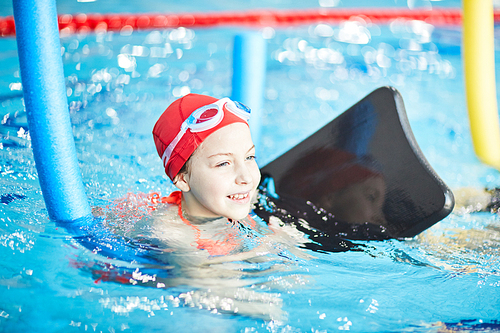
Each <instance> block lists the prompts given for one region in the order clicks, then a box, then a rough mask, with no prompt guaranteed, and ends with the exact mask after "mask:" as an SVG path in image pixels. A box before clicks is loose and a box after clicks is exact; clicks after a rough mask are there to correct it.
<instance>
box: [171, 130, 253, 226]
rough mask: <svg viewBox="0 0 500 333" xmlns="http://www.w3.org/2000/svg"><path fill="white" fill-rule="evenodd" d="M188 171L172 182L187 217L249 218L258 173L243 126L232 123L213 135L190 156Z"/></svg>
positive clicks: (251, 143) (251, 145)
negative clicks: (179, 193) (178, 192)
mask: <svg viewBox="0 0 500 333" xmlns="http://www.w3.org/2000/svg"><path fill="white" fill-rule="evenodd" d="M187 169H188V171H187V173H183V174H179V175H177V176H176V178H175V179H174V182H175V185H176V186H177V187H178V188H179V189H180V190H181V191H183V199H184V201H183V205H184V206H183V207H184V209H185V211H186V213H187V214H189V215H191V216H199V217H219V216H224V217H227V218H231V219H235V220H239V219H243V218H244V217H246V216H247V215H248V213H249V212H250V207H251V204H252V199H253V198H254V196H255V193H256V191H257V186H258V184H259V182H260V170H259V167H258V166H257V163H256V161H255V146H254V145H253V142H252V138H251V136H250V130H249V128H248V126H247V125H246V124H243V123H234V124H231V125H228V126H225V127H223V128H221V129H219V130H217V131H216V132H214V133H212V134H211V135H210V136H209V137H208V138H206V139H205V141H203V142H202V143H201V145H200V146H198V148H197V149H196V151H195V152H194V153H193V155H192V156H191V158H190V160H189V165H188V168H187Z"/></svg>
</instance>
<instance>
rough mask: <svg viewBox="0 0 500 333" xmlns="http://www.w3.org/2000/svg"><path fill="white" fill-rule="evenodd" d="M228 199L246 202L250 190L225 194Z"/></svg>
mask: <svg viewBox="0 0 500 333" xmlns="http://www.w3.org/2000/svg"><path fill="white" fill-rule="evenodd" d="M227 197H228V198H229V199H230V200H232V201H236V202H238V203H246V202H248V200H250V192H245V193H236V194H231V195H228V196H227Z"/></svg>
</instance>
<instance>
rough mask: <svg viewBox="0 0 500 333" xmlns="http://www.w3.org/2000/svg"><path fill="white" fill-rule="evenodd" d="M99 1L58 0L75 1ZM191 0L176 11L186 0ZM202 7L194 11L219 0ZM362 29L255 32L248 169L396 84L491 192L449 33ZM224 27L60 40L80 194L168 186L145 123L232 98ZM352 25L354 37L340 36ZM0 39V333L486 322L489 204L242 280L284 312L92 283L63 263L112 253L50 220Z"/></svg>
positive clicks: (491, 293) (181, 289)
mask: <svg viewBox="0 0 500 333" xmlns="http://www.w3.org/2000/svg"><path fill="white" fill-rule="evenodd" d="M148 3H150V2H148ZM332 3H335V1H333V2H332ZM393 3H394V2H393V1H387V5H389V4H393ZM408 3H409V2H405V3H404V4H403V5H407V4H408ZM413 3H414V4H416V5H429V4H432V5H441V6H459V5H460V4H459V2H457V1H442V2H430V1H420V2H418V1H415V2H413ZM99 4H100V3H99V2H95V3H80V4H77V5H78V6H79V5H81V6H82V7H76V6H75V7H72V5H71V4H68V3H65V2H63V3H60V4H59V6H60V8H61V9H68V11H67V12H73V10H74V11H83V9H82V10H80V8H85V11H86V10H87V9H86V8H97V7H91V6H97V5H99ZM268 4H269V3H268ZM396 4H398V3H397V2H396ZM108 5H110V7H111V6H113V5H115V4H114V3H113V2H108V3H106V6H108ZM195 5H196V4H193V7H188V8H187V9H186V8H185V7H179V10H178V11H181V10H183V9H185V10H193V11H194V9H195V8H197V7H195ZM197 5H199V4H197ZM252 5H255V6H256V7H259V4H258V3H255V4H253V3H252ZM308 5H309V4H307V3H303V2H301V3H300V4H299V3H297V4H296V7H299V6H304V7H306V6H308ZM314 5H317V3H316V2H315V3H314V4H311V5H310V6H314ZM365 5H366V2H365ZM400 5H401V4H400ZM83 6H87V7H83ZM159 6H160V5H159ZM205 6H206V5H205ZM213 6H214V7H213V8H207V9H220V8H219V7H218V6H217V5H216V4H214V5H213ZM234 6H235V8H238V7H239V8H243V7H245V6H248V5H245V3H243V2H240V3H238V2H235V4H234ZM276 6H280V4H279V3H277V4H276ZM294 6H295V5H291V7H294ZM2 8H5V7H4V6H2ZM70 8H71V9H70ZM115 8H116V6H115V7H113V9H115ZM141 8H145V10H144V11H152V10H147V9H148V7H147V6H146V7H141ZM151 8H153V7H151ZM157 8H161V6H160V7H157ZM198 8H199V7H198ZM202 8H204V7H202ZM235 8H233V9H235ZM123 9H124V11H131V10H133V9H134V8H131V7H129V8H123ZM154 9H155V10H156V8H154ZM4 10H5V9H4ZM96 10H97V9H96ZM103 10H104V11H106V10H107V9H106V8H105V9H103ZM110 10H111V9H110ZM167 10H169V9H168V8H166V9H165V10H164V11H167ZM89 11H95V10H89ZM6 14H8V13H6ZM359 27H360V28H359V29H358V30H357V31H359V35H357V36H353V37H351V38H352V39H351V40H349V39H343V40H342V39H340V38H338V37H335V36H338V34H336V33H338V32H339V31H340V29H342V27H341V26H328V25H316V24H315V25H310V26H309V25H308V26H301V27H294V28H283V29H266V30H265V31H264V34H265V36H266V37H267V38H268V39H267V40H268V59H267V60H268V73H267V82H266V108H265V110H266V112H265V115H264V117H263V130H262V131H263V136H262V140H261V142H262V147H261V148H260V152H259V156H258V160H259V163H260V164H261V165H264V164H265V163H267V162H269V161H271V160H273V159H274V158H275V157H277V156H279V155H280V154H281V153H283V152H284V151H286V150H287V149H289V148H290V147H292V146H293V145H294V144H296V143H298V142H300V141H301V140H302V139H304V138H305V137H307V136H308V135H309V134H311V133H313V132H314V131H315V130H316V129H318V128H320V127H321V126H322V125H324V124H325V123H327V122H328V121H330V120H331V119H333V118H334V117H335V116H337V115H338V114H340V113H341V112H342V111H344V110H345V109H347V108H348V107H349V106H351V105H352V104H354V103H355V102H357V101H358V100H359V99H361V98H362V97H364V96H365V95H366V94H367V93H369V92H370V91H372V90H374V89H375V88H377V87H379V86H383V85H392V86H395V87H396V88H397V89H398V90H399V91H400V92H401V93H402V95H403V98H404V100H405V105H406V110H407V112H408V117H409V120H410V123H411V125H412V129H413V132H414V134H415V137H416V139H417V141H418V143H419V145H420V147H421V149H422V150H423V152H424V154H425V156H426V157H427V159H428V160H429V162H430V164H431V165H432V166H433V167H434V168H435V170H436V171H437V173H438V174H439V175H440V176H441V177H442V178H443V179H444V180H445V182H446V183H447V184H448V185H449V186H450V187H452V188H460V187H465V186H472V187H484V186H487V187H495V186H498V185H499V184H500V176H499V174H498V172H497V171H494V170H492V169H490V168H488V167H485V166H484V165H481V164H480V163H479V162H478V161H477V159H476V158H475V157H474V154H473V152H472V147H471V143H470V135H469V133H468V124H467V117H466V110H465V98H464V94H463V89H464V88H463V83H462V78H463V74H462V65H461V55H460V46H459V45H460V38H461V37H460V30H459V29H458V28H457V27H447V28H438V27H432V26H428V25H423V24H421V23H408V22H395V23H393V24H391V25H388V26H376V25H370V24H369V23H363V22H360V23H359ZM237 30H238V31H243V30H240V29H237ZM234 33H235V31H234V29H229V28H213V29H205V30H201V29H200V30H191V29H182V28H181V29H173V30H168V31H156V32H155V31H149V32H136V33H133V34H131V35H130V36H126V35H120V34H117V33H114V34H101V35H86V36H84V35H81V36H75V35H73V36H66V37H63V40H62V43H63V47H64V55H63V59H64V64H65V73H66V77H67V87H68V90H67V92H68V96H69V97H68V98H69V101H70V112H71V116H72V122H73V125H74V127H73V130H74V134H75V139H76V145H77V152H78V158H79V161H80V163H81V167H82V173H83V179H84V182H85V185H86V190H87V192H88V194H89V198H90V200H91V204H92V205H93V206H99V207H106V206H107V205H109V204H110V203H111V201H112V200H113V199H115V198H118V197H121V196H124V195H126V194H127V193H128V192H133V193H139V192H146V193H147V192H150V191H161V192H162V193H168V192H169V191H171V190H172V189H173V188H172V186H171V185H170V184H169V181H167V178H166V176H165V175H164V173H163V170H162V167H161V163H159V159H158V157H157V155H156V152H155V150H154V148H153V142H152V139H151V134H150V133H151V128H152V126H153V124H154V122H155V120H156V119H157V117H158V116H159V114H160V113H161V112H162V111H163V110H164V108H165V107H166V106H167V105H168V104H169V102H171V101H172V100H173V99H174V98H175V97H178V96H181V95H182V94H185V93H186V92H188V91H191V92H199V93H208V94H211V95H215V96H225V95H230V83H231V67H230V63H231V62H230V56H231V43H232V38H233V35H234ZM355 37H356V38H360V39H361V40H362V39H364V40H365V41H366V42H367V43H366V44H356V43H353V42H354V41H355V40H354V38H355ZM0 45H1V46H0V49H1V50H2V52H1V53H0V62H1V66H0V68H1V70H0V73H1V75H0V101H1V103H2V119H3V121H2V126H1V127H0V130H1V133H2V141H1V143H2V149H0V156H1V159H2V163H1V165H2V167H1V170H0V171H1V193H0V195H1V200H2V210H1V212H0V214H1V216H0V219H1V220H0V221H1V222H2V223H1V225H0V230H1V235H0V244H1V245H2V246H1V247H0V254H1V255H2V258H4V260H3V261H2V263H1V268H0V272H1V273H0V274H1V280H0V281H1V286H0V288H2V289H1V290H2V292H1V295H2V299H1V300H0V328H1V330H3V331H13V330H22V329H25V330H30V331H98V332H99V331H103V332H105V331H125V332H126V331H131V332H135V331H181V332H182V331H185V332H206V331H210V330H213V331H216V332H234V331H248V332H252V331H259V332H260V331H271V332H309V331H314V332H316V331H318V332H321V331H328V332H330V331H337V330H347V329H349V330H351V331H359V332H380V331H390V332H400V331H417V332H436V331H440V330H444V329H445V328H448V329H450V330H453V329H456V330H458V329H459V328H460V327H461V328H462V329H464V328H468V327H470V330H476V331H480V330H481V329H483V330H484V329H486V328H487V327H492V328H493V329H496V330H498V322H497V320H499V319H500V310H499V309H500V297H499V296H500V293H499V289H498V288H500V278H499V275H498V271H499V267H500V263H499V259H500V253H499V250H498V242H499V241H500V229H499V226H500V224H499V223H500V222H499V220H498V215H495V214H490V213H472V214H464V213H461V212H455V213H453V214H452V215H450V216H449V217H448V218H446V219H445V220H444V221H442V222H440V223H438V224H437V225H435V226H434V227H432V228H431V229H430V230H428V231H426V232H425V233H423V234H421V235H419V236H418V237H416V238H415V239H409V240H406V241H396V240H391V241H384V242H366V243H365V245H366V247H365V248H364V249H363V251H357V252H346V253H335V254H325V253H311V254H312V255H314V256H315V257H316V258H315V259H311V260H304V261H299V262H298V263H297V264H294V265H292V266H291V267H289V268H288V269H287V270H284V271H277V272H273V273H266V274H263V275H262V276H260V277H259V278H258V281H257V282H258V283H256V285H263V286H265V287H264V288H261V289H258V288H256V287H253V289H251V290H252V291H255V292H258V293H259V294H258V295H260V297H264V296H262V295H267V296H269V297H274V298H272V300H276V301H277V302H282V303H283V310H284V311H285V312H286V313H287V315H286V317H284V318H282V320H280V321H268V320H262V319H259V318H255V317H252V316H231V315H221V314H214V313H212V311H211V310H207V306H206V305H205V306H203V304H206V303H203V302H199V301H198V302H195V301H193V300H192V298H193V297H192V295H193V294H189V293H190V292H192V291H193V290H194V289H193V288H192V287H191V288H190V286H178V287H175V288H171V289H168V290H159V289H154V288H145V287H139V286H129V285H127V286H125V285H122V284H118V283H112V282H105V281H100V282H99V281H97V283H96V282H95V281H96V280H97V278H96V277H95V276H92V275H91V274H89V273H88V272H87V271H85V270H84V269H78V268H76V267H75V266H77V267H78V265H82V264H94V263H99V264H102V263H106V264H116V263H113V262H111V263H109V262H106V261H104V259H102V258H100V257H99V256H97V255H94V254H92V253H89V251H87V250H85V249H83V248H82V247H80V246H79V245H78V244H77V243H75V242H74V241H72V240H71V238H70V237H69V235H68V234H67V232H66V231H64V230H61V229H58V228H56V226H55V224H53V223H52V222H50V221H48V220H47V214H46V211H45V208H44V203H43V199H42V196H41V192H40V189H39V185H38V180H37V177H36V172H35V168H34V162H33V159H32V156H31V150H30V149H29V141H28V140H27V138H26V131H25V130H26V120H25V116H24V114H23V106H22V94H21V90H20V89H21V87H20V84H19V83H20V79H19V72H18V63H17V55H16V51H15V50H16V45H15V40H13V39H12V38H4V39H0ZM325 50H326V51H327V52H328V57H324V56H323V55H324V53H325ZM497 58H498V57H497ZM497 62H498V61H497ZM498 68H499V64H497V71H498ZM497 77H498V74H497ZM304 110H307V112H305V111H304ZM276 124H279V126H276ZM257 289H258V290H257ZM189 295H191V300H189V297H190V296H189ZM180 296H181V297H180ZM202 299H203V297H202ZM246 299H247V301H248V299H249V298H248V297H247V298H246ZM204 300H205V301H207V302H208V301H209V297H205V298H204ZM202 303H203V304H202ZM200 306H201V307H202V308H203V309H198V307H200ZM285 318H287V319H285ZM457 323H461V324H462V325H461V326H460V325H458V324H457ZM495 325H496V326H495ZM495 327H496V328H495Z"/></svg>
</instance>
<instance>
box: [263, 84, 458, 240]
mask: <svg viewBox="0 0 500 333" xmlns="http://www.w3.org/2000/svg"><path fill="white" fill-rule="evenodd" d="M261 173H262V183H261V191H264V192H267V193H266V195H267V196H268V203H267V204H264V206H265V205H267V208H265V207H264V208H263V207H262V205H261V207H260V208H258V209H256V213H257V214H258V215H261V216H262V217H264V218H269V215H273V214H276V213H277V212H278V213H279V212H281V215H280V214H278V215H280V217H281V218H283V217H286V216H290V214H291V215H295V218H296V219H295V220H297V219H300V218H302V219H303V220H306V221H307V222H308V223H309V224H310V226H311V227H313V228H316V229H319V230H323V231H325V232H327V233H331V234H335V236H338V235H341V236H342V235H343V236H345V238H346V239H381V238H404V237H413V236H415V235H417V234H418V233H420V232H422V231H423V230H425V229H427V228H429V227H430V226H432V225H433V224H435V223H437V222H438V221H440V220H442V219H443V218H445V217H446V216H447V215H448V214H450V212H451V211H452V209H453V206H454V197H453V194H452V192H451V190H450V189H449V188H448V187H447V186H446V184H445V183H444V182H443V181H442V180H441V179H440V178H439V176H438V175H437V174H436V172H435V171H434V170H433V169H432V167H431V166H430V165H429V163H428V162H427V160H426V159H425V157H424V155H423V154H422V151H421V150H420V148H419V147H418V144H417V142H416V140H415V138H414V136H413V133H412V130H411V128H410V124H409V122H408V118H407V116H406V111H405V108H404V104H403V99H402V97H401V95H400V93H399V92H398V91H397V90H396V89H394V88H392V87H382V88H379V89H377V90H375V91H373V92H372V93H370V94H369V95H368V96H366V97H365V98H363V99H362V100H361V101H359V102H358V103H356V104H355V105H354V106H352V107H351V108H349V109H348V110H347V111H345V112H344V113H342V114H341V115H339V116H338V117H337V118H335V119H334V120H332V121H331V122H330V123H328V124H326V125H325V126H324V127H322V128H321V129H319V130H318V131H317V132H315V133H314V134H312V135H311V136H309V137H308V138H306V139H305V140H303V141H302V142H300V143H299V144H298V145H296V146H295V147H293V148H291V149H290V150H289V151H287V152H286V153H284V154H283V155H281V156H280V157H278V158H276V159H275V160H273V161H272V162H270V163H268V164H267V165H265V166H264V167H262V168H261ZM269 199H270V201H271V203H270V202H269ZM271 206H272V207H274V208H271V209H270V208H269V207H271ZM280 207H281V208H280ZM283 212H284V213H283ZM313 215H315V216H314V217H313ZM316 215H317V216H316ZM318 216H319V217H321V219H318ZM314 219H316V222H315V221H314ZM379 225H380V226H381V229H377V228H376V226H379ZM370 227H371V229H370ZM359 228H361V229H363V228H364V229H363V230H362V232H360V231H359ZM349 230H350V231H349ZM380 230H382V233H385V234H381V235H385V237H377V236H375V237H374V236H373V235H370V233H371V232H372V231H374V232H375V233H379V234H380V232H379V231H380ZM327 236H328V235H327ZM350 236H352V237H350ZM315 237H317V235H315Z"/></svg>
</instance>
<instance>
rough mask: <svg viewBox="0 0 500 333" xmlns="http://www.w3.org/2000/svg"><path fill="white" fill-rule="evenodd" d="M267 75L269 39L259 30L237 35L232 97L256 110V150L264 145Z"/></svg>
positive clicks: (253, 126) (252, 127) (253, 122)
mask: <svg viewBox="0 0 500 333" xmlns="http://www.w3.org/2000/svg"><path fill="white" fill-rule="evenodd" d="M265 78H266V41H265V39H264V38H263V37H262V35H261V34H259V33H257V32H247V33H242V34H239V35H236V36H235V38H234V49H233V80H232V96H231V98H232V99H233V100H235V101H238V102H241V103H243V104H245V105H246V106H248V107H249V108H250V109H252V116H251V118H250V130H251V133H252V139H253V141H254V144H255V147H256V150H257V151H259V147H260V128H261V118H262V109H263V105H264V87H265Z"/></svg>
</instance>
